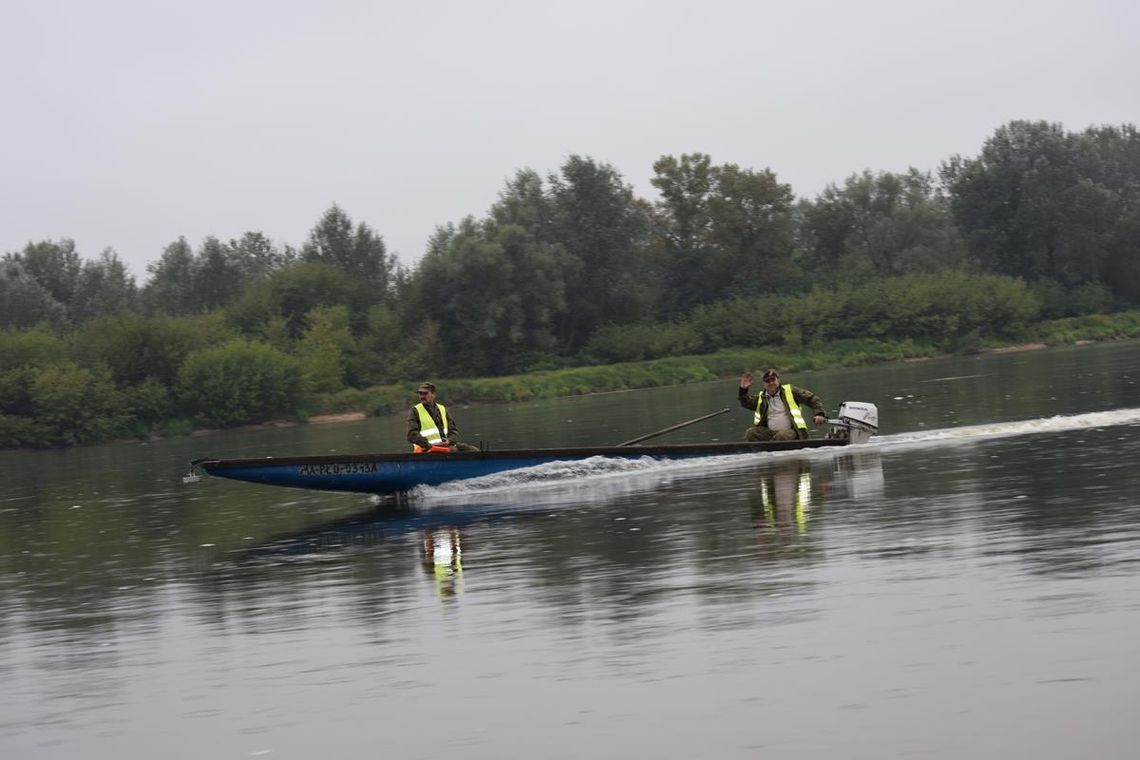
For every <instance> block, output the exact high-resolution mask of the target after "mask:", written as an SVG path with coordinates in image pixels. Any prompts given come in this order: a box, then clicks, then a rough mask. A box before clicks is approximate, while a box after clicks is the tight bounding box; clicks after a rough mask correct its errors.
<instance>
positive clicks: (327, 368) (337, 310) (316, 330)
mask: <svg viewBox="0 0 1140 760" xmlns="http://www.w3.org/2000/svg"><path fill="white" fill-rule="evenodd" d="M306 322H307V323H308V325H309V327H308V329H307V330H305V333H304V334H303V335H302V336H301V339H300V340H299V341H298V342H297V350H296V353H295V355H296V357H297V360H298V361H299V362H300V365H301V377H302V380H303V387H304V389H305V391H306V392H307V393H334V392H336V391H339V390H341V389H343V388H344V378H345V367H346V364H347V362H348V357H349V356H351V355H352V354H353V349H354V342H353V339H352V333H351V331H350V330H349V327H348V307H346V306H325V307H321V306H318V307H317V308H315V309H313V310H312V311H311V312H309V314H308V317H307V319H306Z"/></svg>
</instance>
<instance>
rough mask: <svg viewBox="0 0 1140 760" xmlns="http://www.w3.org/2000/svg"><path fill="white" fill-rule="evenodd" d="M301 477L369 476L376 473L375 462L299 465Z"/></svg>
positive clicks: (298, 469) (298, 470)
mask: <svg viewBox="0 0 1140 760" xmlns="http://www.w3.org/2000/svg"><path fill="white" fill-rule="evenodd" d="M297 472H298V474H300V475H367V474H368V473H373V472H376V463H375V462H340V463H337V464H302V465H298V467H297Z"/></svg>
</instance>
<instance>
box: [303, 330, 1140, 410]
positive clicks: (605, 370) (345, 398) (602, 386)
mask: <svg viewBox="0 0 1140 760" xmlns="http://www.w3.org/2000/svg"><path fill="white" fill-rule="evenodd" d="M1137 337H1140V311H1131V312H1122V313H1118V314H1109V315H1093V316H1088V317H1074V318H1069V319H1060V320H1055V321H1051V322H1043V323H1039V324H1037V325H1034V326H1033V327H1032V328H1030V329H1029V330H1027V331H1026V335H1025V336H1024V341H1023V342H1025V343H1036V344H1043V345H1047V346H1048V345H1063V344H1072V343H1077V342H1081V341H1106V340H1123V339H1128V338H1137ZM1008 345H1009V344H996V343H986V342H985V341H982V340H979V339H977V338H976V337H973V336H969V335H967V336H965V337H963V338H961V339H959V340H958V341H956V343H955V345H951V346H947V345H935V344H933V343H931V344H924V343H917V342H915V341H911V340H905V341H899V342H890V341H882V340H845V341H838V342H834V343H829V344H824V345H818V346H810V347H807V348H803V349H799V350H792V349H780V350H771V349H768V348H764V349H748V348H736V349H725V350H721V351H717V352H715V353H711V354H701V355H693V356H678V357H671V358H667V359H655V360H650V361H643V362H624V363H619V364H607V365H603V366H591V367H570V368H566V369H559V370H551V371H543V372H531V373H527V374H523V375H510V376H506V377H493V378H448V379H446V380H443V381H441V384H443V385H445V386H446V389H447V390H446V393H447V398H448V400H449V401H451V402H452V403H508V402H516V401H530V400H534V399H545V398H557V397H562V396H575V395H582V394H586V393H600V392H605V391H617V390H630V389H634V388H653V387H659V386H667V385H680V384H683V383H699V382H704V381H708V380H717V379H720V378H727V377H732V376H735V375H737V374H738V373H740V372H741V371H742V370H743V369H758V368H762V367H769V366H771V367H779V368H780V369H782V370H784V371H786V372H802V371H804V370H815V369H824V368H834V367H857V366H863V365H868V364H878V363H882V362H889V361H900V360H904V359H925V358H933V357H937V356H945V355H948V354H970V353H981V352H984V351H991V350H997V349H1001V348H1006V347H1008ZM414 385H415V382H408V383H400V384H394V385H382V386H375V387H372V388H367V389H363V390H348V391H342V392H340V393H337V394H334V395H329V396H325V397H323V398H321V399H320V400H319V401H318V403H317V405H316V408H314V410H313V414H322V415H323V414H337V413H344V412H350V411H364V412H366V413H367V414H369V415H373V416H377V415H384V414H390V413H393V412H398V411H403V410H405V409H407V407H408V404H409V401H410V399H411V396H412V394H411V389H412V388H413V387H414Z"/></svg>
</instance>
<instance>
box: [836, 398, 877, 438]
mask: <svg viewBox="0 0 1140 760" xmlns="http://www.w3.org/2000/svg"><path fill="white" fill-rule="evenodd" d="M827 424H829V425H831V430H829V431H828V433H827V437H828V438H842V439H846V440H848V441H850V442H851V443H865V442H866V441H867V439H869V438H870V437H871V436H873V435H875V434H876V433H878V432H879V407H877V406H875V405H874V404H871V403H868V402H866V401H844V402H843V403H842V404H840V405H839V417H838V418H837V419H834V420H828V421H827Z"/></svg>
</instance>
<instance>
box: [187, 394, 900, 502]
mask: <svg viewBox="0 0 1140 760" xmlns="http://www.w3.org/2000/svg"><path fill="white" fill-rule="evenodd" d="M727 411H728V410H727V409H724V410H722V411H721V412H715V413H714V415H715V414H722V413H723V412H727ZM714 415H706V416H705V417H701V418H699V419H707V418H708V417H711V416H714ZM857 418H858V419H857ZM696 421H699V420H691V421H690V422H686V423H681V424H680V425H674V426H672V427H670V428H666V429H665V430H662V431H658V432H656V433H650V434H649V435H647V436H642V437H641V438H635V439H633V440H632V441H627V442H625V443H624V444H621V445H618V446H593V447H581V448H564V449H515V450H503V451H475V452H450V453H446V454H433V453H428V454H412V453H407V454H343V455H341V454H329V455H319V456H303V457H261V458H253V459H211V458H203V459H195V460H194V461H192V462H191V463H190V469H191V475H190V476H189V477H187V478H186V479H185V480H186V481H188V482H189V481H192V480H195V479H197V478H198V477H200V476H199V475H198V473H205V474H207V475H212V476H214V477H219V478H229V479H231V480H242V481H246V482H250V483H260V484H262V485H271V486H286V487H289V488H307V489H312V490H319V491H349V492H354V493H369V494H401V493H406V492H408V491H411V490H412V489H414V488H417V487H419V486H438V485H442V484H444V483H451V482H454V481H459V480H471V479H474V478H481V477H485V476H488V475H496V474H498V473H502V472H508V471H511V470H522V469H526V468H529V467H537V466H539V465H545V464H550V463H552V462H580V461H583V460H586V459H591V458H593V457H604V458H607V459H615V458H616V459H641V458H642V457H651V458H653V459H657V460H680V459H693V458H696V457H712V456H724V455H730V454H755V453H760V452H775V451H788V450H796V449H814V448H820V447H824V446H847V445H851V444H855V443H861V442H863V441H864V440H866V438H868V437H869V436H870V435H872V434H873V433H874V432H875V431H877V429H878V411H877V410H876V409H875V407H874V405H872V404H863V403H859V402H855V403H854V404H853V402H845V403H844V405H843V406H841V407H840V415H839V418H838V419H835V420H830V421H829V424H830V425H831V430H830V432H829V433H828V437H826V438H821V439H815V440H812V439H804V440H793V441H767V442H763V443H743V442H742V443H695V444H658V445H652V446H644V445H634V444H638V442H640V441H642V440H646V439H648V438H650V437H654V436H657V435H660V434H662V433H666V432H670V431H672V430H676V429H677V428H679V427H683V426H684V425H688V424H691V423H692V422H696ZM872 423H873V426H872Z"/></svg>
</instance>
